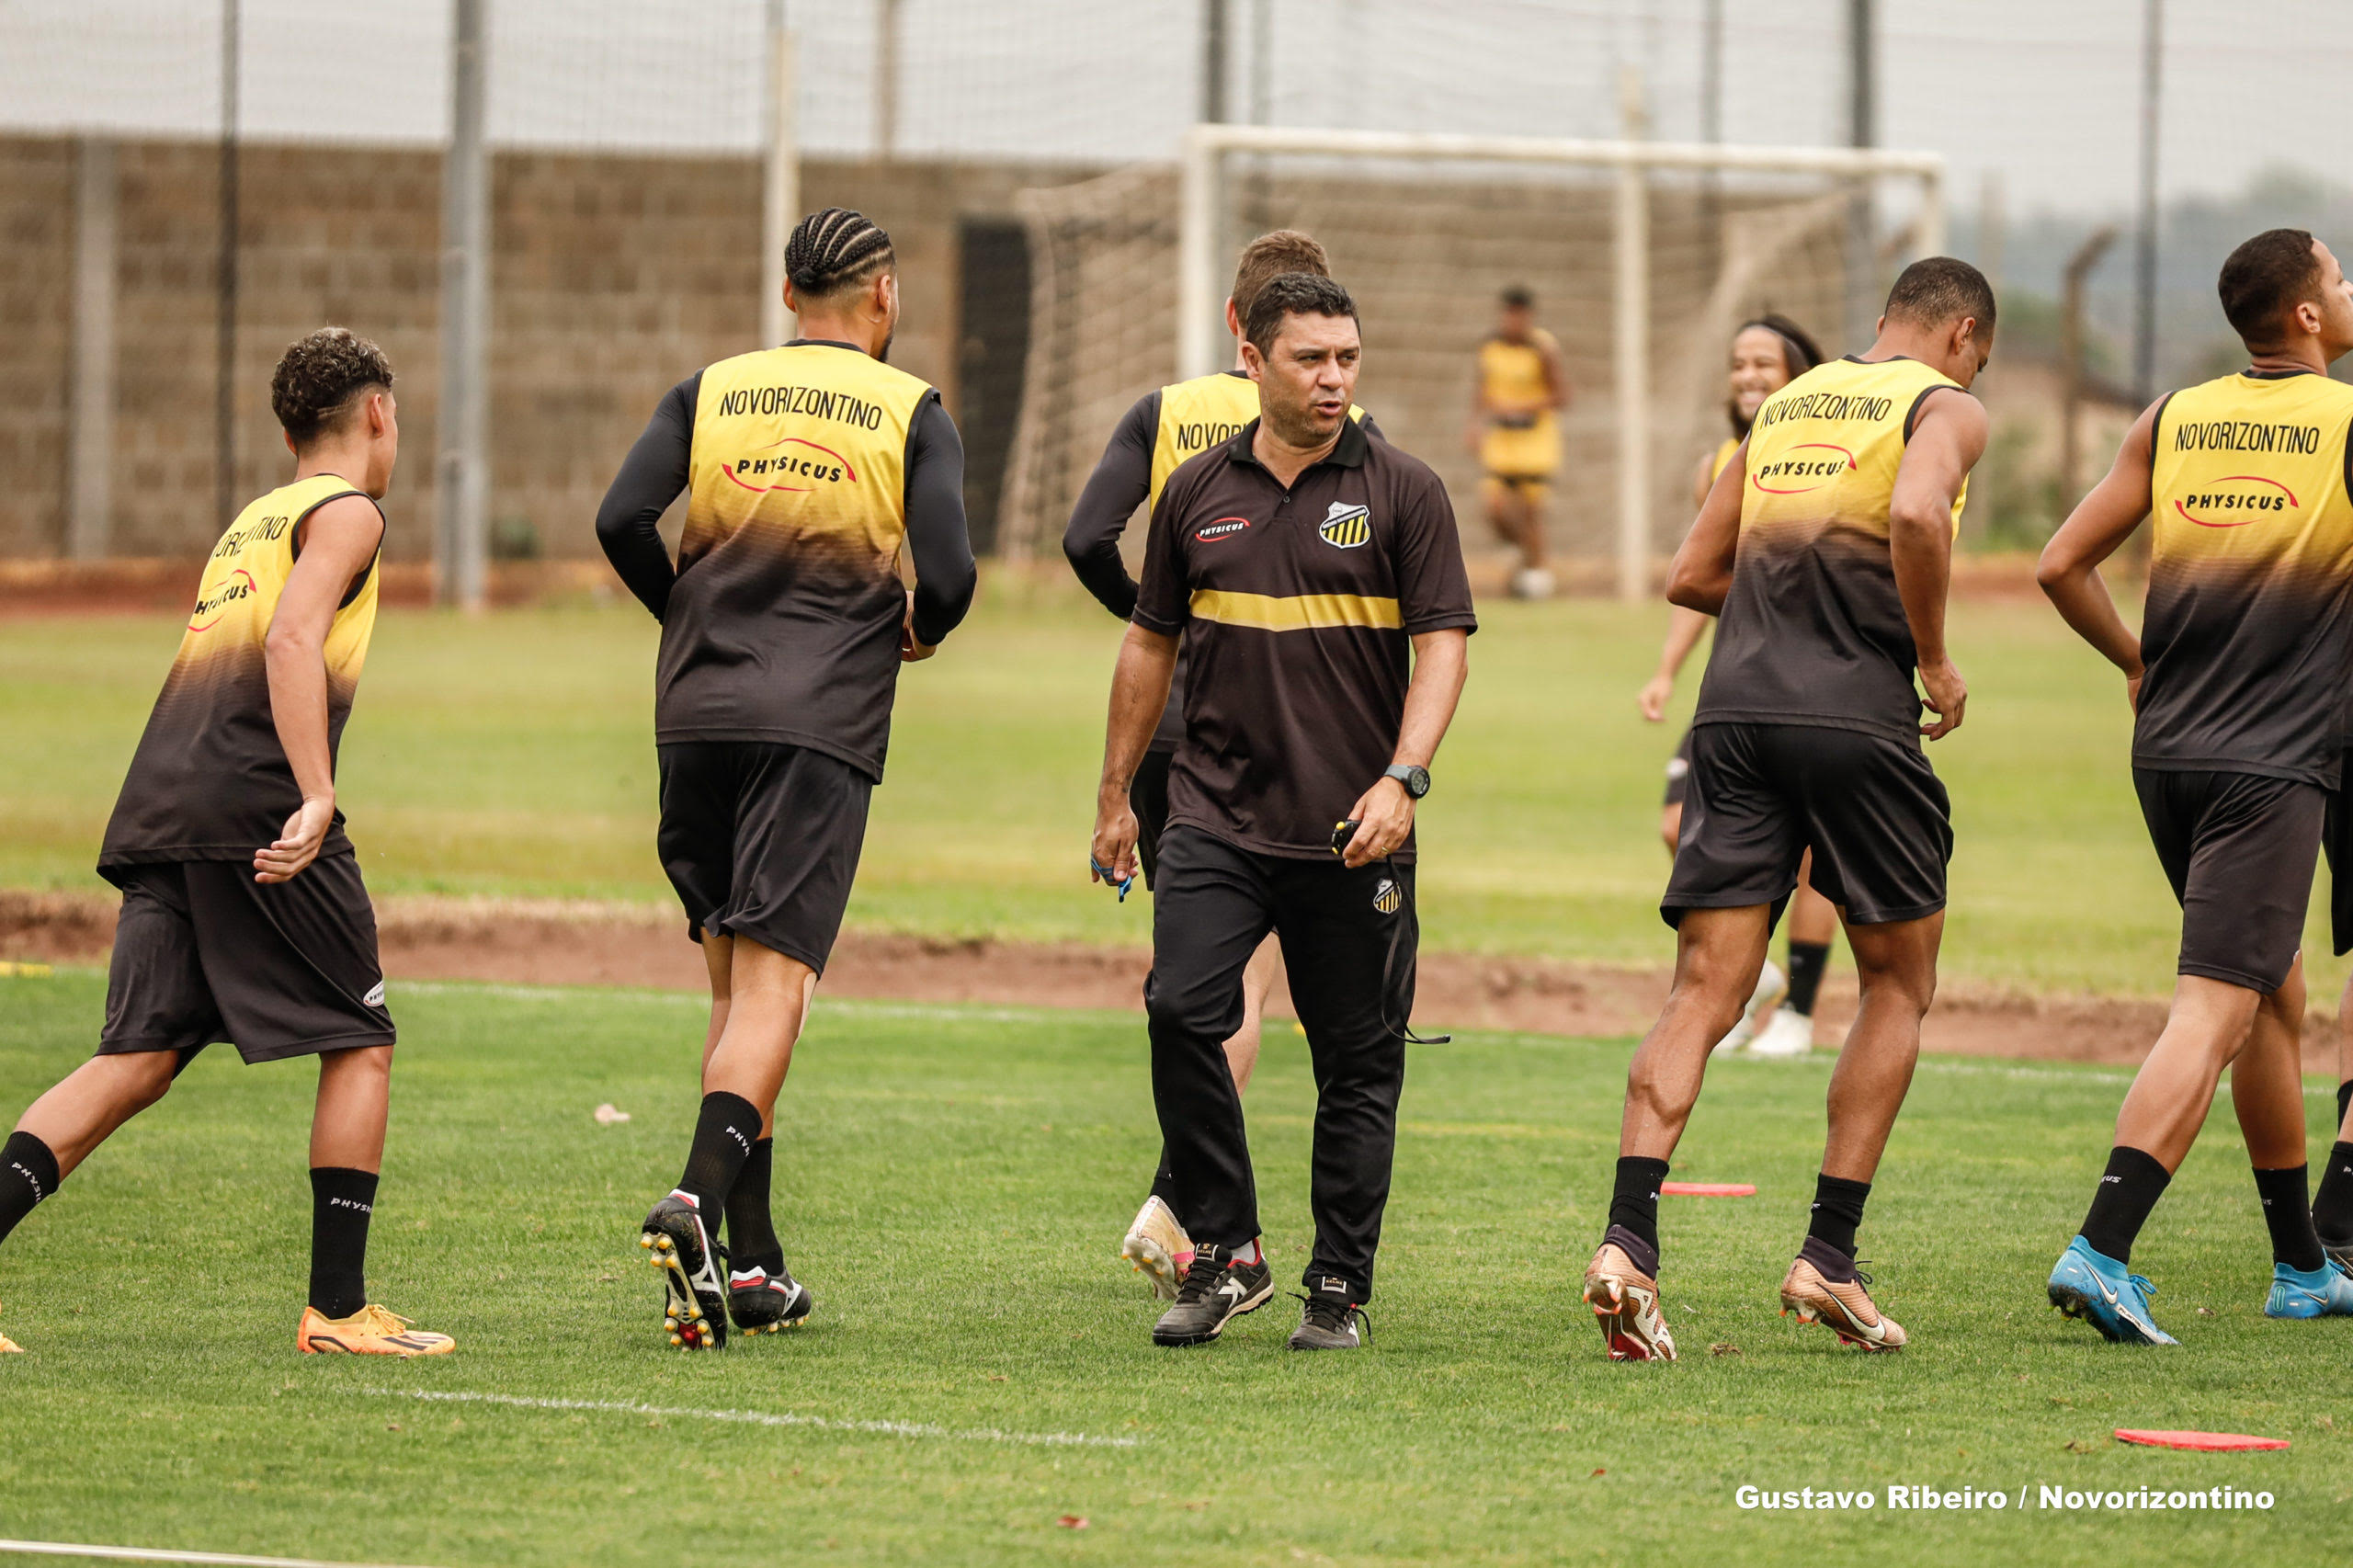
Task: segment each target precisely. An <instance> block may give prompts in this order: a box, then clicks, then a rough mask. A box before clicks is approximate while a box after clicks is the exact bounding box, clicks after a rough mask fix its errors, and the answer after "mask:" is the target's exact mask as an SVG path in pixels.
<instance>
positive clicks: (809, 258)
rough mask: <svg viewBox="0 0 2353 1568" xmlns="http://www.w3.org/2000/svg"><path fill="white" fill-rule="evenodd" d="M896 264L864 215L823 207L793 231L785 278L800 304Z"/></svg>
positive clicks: (885, 238) (887, 240) (882, 237)
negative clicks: (800, 300)
mask: <svg viewBox="0 0 2353 1568" xmlns="http://www.w3.org/2000/svg"><path fill="white" fill-rule="evenodd" d="M894 259H896V258H895V256H893V255H892V250H891V236H890V235H888V234H886V233H883V232H882V229H881V225H879V224H877V223H876V222H874V221H873V220H872V219H870V218H869V217H867V216H866V214H865V213H863V212H853V211H851V210H849V209H848V208H847V207H828V208H826V209H825V210H824V211H822V212H812V213H810V214H809V216H807V217H806V218H803V219H801V222H798V223H796V224H795V225H793V229H792V238H791V239H790V240H789V241H787V242H786V243H785V247H784V275H785V277H786V278H790V280H791V283H792V287H793V289H794V290H796V291H798V292H799V293H800V294H801V296H802V297H803V298H805V299H812V300H823V299H825V298H827V297H828V296H831V295H834V294H838V293H841V292H842V291H844V290H847V289H849V288H851V287H853V286H855V285H857V284H859V283H862V282H864V281H865V280H866V279H867V278H870V277H872V276H873V275H874V274H875V273H877V272H879V271H881V269H882V268H884V267H888V266H890V265H891V264H892V261H893V260H894Z"/></svg>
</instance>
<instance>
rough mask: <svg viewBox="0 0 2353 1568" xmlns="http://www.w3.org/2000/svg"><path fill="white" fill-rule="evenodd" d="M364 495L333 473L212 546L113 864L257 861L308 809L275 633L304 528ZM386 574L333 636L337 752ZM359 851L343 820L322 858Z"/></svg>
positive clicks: (373, 569) (114, 822) (140, 756)
mask: <svg viewBox="0 0 2353 1568" xmlns="http://www.w3.org/2000/svg"><path fill="white" fill-rule="evenodd" d="M363 494H365V492H363V491H361V490H360V489H359V488H358V486H357V485H355V484H353V483H351V482H350V481H349V480H347V479H344V478H341V477H340V476H338V475H335V474H331V473H323V474H317V475H314V476H313V477H312V478H309V479H298V480H296V481H295V482H294V483H291V484H281V485H279V486H278V488H277V489H275V490H273V491H271V492H270V493H269V494H267V495H264V496H263V497H262V498H261V499H259V500H258V501H256V502H254V503H253V504H252V505H251V506H247V507H246V508H245V509H244V511H242V512H240V513H238V514H237V517H236V520H235V521H234V522H233V523H231V524H230V525H229V528H228V531H227V532H225V533H223V534H222V536H221V540H220V542H219V543H217V544H215V545H214V546H213V547H212V554H211V557H210V559H209V560H207V561H206V562H205V563H204V577H203V580H202V582H201V584H200V585H199V586H198V588H197V594H196V608H195V609H194V610H193V611H192V612H191V613H190V614H189V616H188V630H187V631H184V632H182V633H181V635H180V646H179V652H178V653H177V654H176V655H175V656H174V657H173V660H172V669H171V673H170V674H169V675H168V676H165V679H164V689H163V692H162V694H161V695H160V696H158V697H157V698H156V699H155V710H154V711H153V714H151V715H150V716H149V718H148V721H147V729H146V733H144V734H143V735H142V736H141V738H140V742H139V749H138V751H137V752H136V753H135V754H133V756H132V757H131V768H130V771H129V773H128V774H127V776H126V777H125V778H124V779H123V786H122V792H121V794H120V795H119V797H118V798H117V800H116V802H115V810H114V815H113V818H112V819H111V820H110V821H109V822H108V824H107V834H106V842H105V846H104V847H103V848H102V849H101V850H100V852H99V859H98V865H99V869H101V870H108V869H113V868H118V867H121V866H126V865H136V864H139V863H142V862H144V861H154V860H205V859H233V858H242V857H244V856H249V855H251V854H252V853H253V852H254V851H255V850H256V849H257V848H259V847H261V846H263V845H265V844H267V843H268V842H269V841H270V840H271V839H273V838H275V837H276V836H277V835H278V831H279V830H280V829H281V828H283V827H284V825H285V823H286V819H287V817H288V816H290V814H292V812H293V811H294V809H295V808H296V807H297V806H299V805H300V804H301V790H299V789H298V788H297V787H296V785H295V783H294V775H293V769H292V767H291V766H290V764H289V763H288V762H287V760H286V750H285V747H284V746H283V745H281V744H279V742H278V731H277V726H276V722H275V721H274V720H273V719H272V717H271V713H270V705H269V669H268V640H269V628H270V623H271V622H272V621H273V620H275V619H277V616H278V599H279V598H280V597H281V596H283V595H284V593H285V592H286V580H287V578H288V576H290V574H292V572H293V570H294V559H295V540H296V536H297V534H298V533H299V532H300V531H301V526H302V523H303V520H304V519H305V518H307V517H310V515H311V514H312V513H313V512H315V511H317V510H318V509H319V508H320V507H321V506H325V505H326V504H327V503H328V502H330V501H335V500H340V499H341V498H342V497H344V496H347V495H363ZM369 505H371V506H372V505H374V503H373V501H372V500H371V501H370V502H369ZM380 578H381V572H380V571H379V561H376V560H371V561H370V562H369V563H368V569H367V571H366V572H365V573H363V574H361V576H360V579H359V581H358V584H357V585H354V586H353V587H352V588H350V589H349V590H348V591H347V595H346V597H345V598H344V601H343V603H342V604H341V605H340V606H339V607H338V608H336V610H335V619H334V620H333V621H332V622H331V623H330V624H329V626H328V629H327V637H326V645H325V648H324V655H325V663H326V674H327V744H328V748H329V755H330V756H333V755H334V752H335V749H336V747H337V745H338V744H339V742H340V740H341V737H342V733H343V723H344V721H345V719H347V717H348V716H349V715H350V711H351V699H352V696H353V693H354V692H355V691H356V690H357V689H358V685H359V671H360V667H361V666H362V665H365V664H366V663H367V660H368V644H369V639H370V638H371V637H372V636H373V634H374V632H375V629H376V593H377V585H378V582H379V579H380ZM349 847H350V844H349V841H348V840H347V839H346V838H345V837H344V835H343V830H342V817H341V815H340V813H338V814H337V816H336V818H335V828H334V829H333V830H332V831H331V832H330V834H329V835H328V837H327V841H326V843H325V845H324V850H323V852H324V853H327V854H335V853H340V852H342V851H344V850H347V849H348V848H349Z"/></svg>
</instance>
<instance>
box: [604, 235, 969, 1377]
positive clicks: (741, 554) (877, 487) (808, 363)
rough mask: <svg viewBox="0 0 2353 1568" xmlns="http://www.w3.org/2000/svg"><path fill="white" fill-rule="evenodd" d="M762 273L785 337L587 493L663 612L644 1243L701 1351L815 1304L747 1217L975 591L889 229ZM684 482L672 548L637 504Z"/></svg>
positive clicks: (950, 453)
mask: <svg viewBox="0 0 2353 1568" xmlns="http://www.w3.org/2000/svg"><path fill="white" fill-rule="evenodd" d="M785 275H786V278H787V283H786V289H785V301H786V303H788V304H789V305H790V306H791V307H792V309H793V310H794V312H797V314H798V316H799V319H800V324H801V336H800V337H798V338H796V339H794V340H793V341H792V342H790V343H788V344H786V345H784V346H783V347H780V348H768V349H763V350H760V351H759V352H757V353H753V354H743V355H738V356H736V357H735V358H732V359H722V360H721V361H720V362H719V363H717V364H715V365H711V366H709V367H707V368H706V369H702V370H699V371H698V372H697V373H696V374H694V375H692V376H689V377H688V378H687V379H686V380H685V381H681V382H679V383H678V385H677V386H676V387H674V388H672V389H671V390H670V392H669V393H668V394H667V395H666V396H665V397H664V399H663V400H662V403H661V406H660V407H659V408H657V409H656V410H655V411H654V419H653V422H652V423H651V424H649V425H648V426H646V430H645V434H644V435H643V436H642V437H639V439H638V443H637V445H636V447H635V448H633V449H631V452H630V454H629V458H628V460H627V461H626V462H624V463H623V464H622V465H621V472H620V475H619V476H618V477H617V478H615V479H614V481H613V484H612V489H611V490H610V492H609V493H608V494H607V495H606V497H605V501H604V505H603V506H601V507H599V508H598V510H597V538H598V539H599V540H601V541H602V542H603V544H604V547H605V553H606V555H607V556H608V558H609V559H610V560H611V561H612V563H613V568H614V570H615V571H617V572H619V573H620V576H621V580H622V581H623V582H625V583H627V584H628V585H629V586H630V590H631V592H632V593H634V594H636V595H637V597H639V598H640V599H641V600H642V601H643V602H644V604H645V607H646V608H648V609H650V610H652V611H653V612H654V616H655V617H656V618H657V619H659V620H660V621H661V622H662V651H661V655H660V659H659V663H658V665H657V667H656V671H655V686H654V690H655V697H654V745H655V750H656V752H657V753H658V754H659V756H660V759H661V775H662V825H661V830H660V835H659V839H658V842H657V847H658V848H659V851H660V853H661V857H662V868H663V869H664V870H665V872H667V873H668V875H669V878H670V882H671V885H672V886H673V887H674V888H676V890H677V893H678V898H679V902H680V903H683V904H684V905H685V906H686V912H687V923H688V935H689V936H691V937H694V938H695V939H696V940H697V941H699V942H700V943H701V944H702V950H703V960H704V963H705V965H706V967H707V968H708V969H709V970H710V1030H709V1032H708V1034H707V1035H706V1036H705V1039H704V1045H703V1072H702V1087H703V1098H702V1109H701V1112H700V1116H699V1120H698V1122H697V1125H696V1128H695V1135H694V1142H693V1144H692V1147H691V1148H690V1150H689V1151H688V1156H687V1165H686V1173H685V1175H684V1176H681V1177H680V1178H679V1181H678V1185H677V1187H676V1189H675V1190H674V1191H672V1193H671V1194H670V1196H668V1197H667V1198H665V1199H662V1200H661V1201H660V1202H658V1203H656V1204H655V1205H654V1209H653V1211H652V1212H651V1213H649V1214H648V1215H647V1216H646V1219H645V1224H644V1227H643V1231H642V1238H641V1239H642V1243H643V1244H644V1245H645V1246H646V1248H647V1249H648V1251H649V1252H650V1254H651V1255H652V1256H653V1259H654V1263H655V1264H656V1265H657V1266H659V1267H661V1269H662V1271H663V1278H664V1282H665V1284H664V1290H665V1302H666V1305H667V1312H666V1314H665V1327H666V1328H667V1329H668V1331H669V1333H670V1335H671V1336H672V1338H671V1343H673V1344H681V1345H685V1346H699V1347H704V1348H716V1347H718V1346H722V1345H724V1344H725V1343H726V1335H727V1323H728V1317H729V1314H730V1312H733V1318H734V1323H735V1326H736V1327H738V1328H740V1329H743V1330H745V1332H747V1333H754V1334H756V1333H759V1332H761V1331H763V1330H767V1331H771V1332H773V1331H776V1330H779V1329H781V1328H783V1327H786V1326H788V1325H790V1324H797V1323H799V1322H801V1320H802V1319H803V1318H805V1317H807V1316H808V1314H809V1312H810V1310H811V1308H812V1305H813V1302H812V1299H811V1297H810V1293H809V1291H808V1290H807V1288H806V1287H805V1286H803V1285H801V1283H800V1281H798V1280H796V1279H794V1278H792V1275H791V1272H790V1270H789V1269H788V1268H786V1267H785V1262H784V1248H783V1245H782V1244H781V1243H780V1242H779V1240H778V1238H777V1233H776V1228H775V1225H774V1222H773V1221H772V1220H771V1218H770V1215H769V1210H768V1187H769V1179H770V1172H771V1170H772V1168H773V1161H774V1151H775V1145H774V1142H773V1139H774V1111H775V1105H776V1097H777V1095H778V1093H779V1090H781V1089H782V1087H783V1086H784V1077H785V1073H786V1071H787V1069H788V1068H790V1065H791V1062H792V1047H793V1042H794V1041H795V1040H798V1039H799V1038H800V1034H801V1024H802V1021H803V1020H804V1019H805V1018H806V1017H807V1016H808V1008H809V999H810V996H811V995H812V994H813V992H814V991H815V989H816V984H817V978H818V976H819V975H820V974H821V973H823V972H824V967H825V960H826V959H827V958H828V957H829V956H830V955H831V953H832V951H833V946H834V940H835V937H837V936H838V935H839V934H840V931H841V923H842V911H843V909H844V907H845V906H846V905H847V903H848V901H849V891H850V883H851V881H852V880H853V879H854V878H855V877H856V875H857V872H858V851H859V849H860V848H861V846H863V845H864V842H865V837H866V812H867V802H868V800H869V798H870V795H871V794H872V792H873V789H874V786H875V785H876V784H878V783H880V782H881V778H882V763H883V754H884V751H885V749H886V747H887V744H888V742H889V739H890V730H891V701H892V696H893V694H894V693H895V692H896V690H897V687H898V676H899V666H900V665H901V664H902V663H903V662H906V661H911V660H916V659H926V658H929V657H930V656H931V654H932V652H933V650H934V649H935V648H936V647H937V646H938V642H939V641H940V639H942V638H943V637H945V636H947V635H948V633H949V631H952V630H954V629H955V627H956V625H957V623H958V622H959V621H961V619H963V617H964V612H965V610H966V609H967V608H970V606H971V604H972V588H973V568H972V543H971V540H970V539H969V538H968V537H967V535H966V533H965V528H964V499H963V485H964V449H963V446H962V443H961V441H960V440H959V439H958V437H957V434H956V426H955V424H954V422H953V421H951V420H950V419H949V417H948V414H947V411H946V410H944V409H943V408H941V407H940V404H939V394H938V392H935V391H933V390H932V389H931V388H930V387H928V386H926V385H925V384H924V383H923V382H922V381H917V380H916V379H915V377H913V376H910V375H907V374H905V373H904V372H902V371H899V370H894V369H891V368H890V367H889V366H888V365H886V364H885V363H884V362H883V361H884V360H885V359H886V358H888V356H889V354H890V351H891V338H892V333H893V332H894V331H895V330H896V329H897V326H898V323H899V278H898V266H897V260H896V257H895V256H893V254H892V249H891V238H890V236H889V235H888V234H886V233H883V232H882V231H881V229H879V228H877V227H876V226H875V225H874V224H873V223H872V222H869V221H868V220H867V219H866V218H865V217H863V216H862V215H860V214H858V213H856V212H851V211H847V210H844V209H842V208H838V207H829V208H827V209H826V210H824V211H822V212H817V213H813V214H812V215H810V216H809V217H806V218H803V219H802V220H801V222H800V224H799V225H798V226H797V227H796V228H794V230H793V231H792V237H791V241H790V244H788V246H787V247H786V251H785ZM680 491H685V492H686V493H687V497H688V499H687V517H686V528H685V531H684V534H683V535H682V537H681V540H680V543H679V547H678V559H677V562H676V566H675V567H674V566H673V565H672V563H671V561H670V557H669V553H668V551H666V550H665V548H664V547H663V543H662V536H661V534H660V533H659V532H658V531H657V529H656V528H655V524H656V522H657V521H658V520H659V518H660V517H661V516H662V512H663V509H664V508H665V507H666V506H669V504H670V503H671V502H672V501H673V500H674V499H676V497H677V495H678V493H679V492H680ZM903 555H904V557H905V558H907V559H909V560H911V561H912V562H913V564H914V569H915V587H914V588H913V589H912V590H909V589H907V588H905V587H904V585H903V584H902V580H901V575H900V562H901V559H902V556H903ZM722 1214H723V1215H724V1217H725V1221H726V1229H727V1246H728V1248H729V1256H728V1258H727V1262H728V1264H729V1266H730V1267H728V1269H727V1270H726V1272H725V1273H724V1275H723V1276H722V1271H721V1267H720V1255H719V1251H718V1248H717V1246H716V1244H715V1243H714V1240H713V1238H714V1236H715V1235H716V1233H717V1232H718V1229H719V1225H720V1221H721V1218H722Z"/></svg>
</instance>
